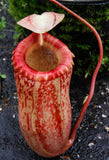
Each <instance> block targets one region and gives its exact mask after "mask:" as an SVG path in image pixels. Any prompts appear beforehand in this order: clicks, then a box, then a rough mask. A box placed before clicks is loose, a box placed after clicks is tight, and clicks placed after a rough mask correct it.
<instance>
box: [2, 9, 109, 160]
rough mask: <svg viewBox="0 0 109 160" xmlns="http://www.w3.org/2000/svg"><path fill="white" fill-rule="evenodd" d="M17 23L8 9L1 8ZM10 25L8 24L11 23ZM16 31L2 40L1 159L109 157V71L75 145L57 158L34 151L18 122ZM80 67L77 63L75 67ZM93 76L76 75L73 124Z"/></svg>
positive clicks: (108, 159) (85, 159)
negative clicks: (85, 78)
mask: <svg viewBox="0 0 109 160" xmlns="http://www.w3.org/2000/svg"><path fill="white" fill-rule="evenodd" d="M1 15H5V16H6V17H7V21H10V22H12V23H13V24H14V22H13V20H12V17H11V16H9V15H7V12H6V11H0V16H1ZM7 27H8V26H7ZM0 33H1V32H0ZM12 37H13V33H12V32H6V36H5V38H4V39H0V72H1V73H2V74H5V75H6V79H2V80H1V82H0V84H1V94H0V96H1V97H0V160H47V159H51V160H109V73H108V72H103V73H99V75H98V77H97V81H96V88H95V93H94V97H93V99H92V101H91V103H90V105H89V106H88V109H87V111H86V114H85V116H84V118H83V121H82V123H81V125H80V127H79V129H78V131H77V135H76V139H75V141H74V144H73V145H72V147H71V148H70V149H69V150H68V151H66V152H65V153H63V154H62V155H60V156H58V157H55V158H43V157H41V156H39V155H37V154H36V153H34V152H33V151H32V150H31V149H30V147H29V146H28V145H27V143H26V142H25V140H24V138H23V136H22V134H21V131H20V128H19V123H18V97H17V91H16V85H15V80H14V74H13V73H14V72H13V67H12V65H11V57H12V52H13V50H14V41H13V38H12ZM75 67H76V66H75ZM89 88H90V79H87V80H83V79H81V78H79V77H76V76H74V75H72V81H71V85H70V97H71V106H72V125H73V124H74V122H75V120H76V118H77V117H78V115H79V113H80V110H81V107H82V103H83V100H84V98H85V96H86V95H87V94H88V92H89Z"/></svg>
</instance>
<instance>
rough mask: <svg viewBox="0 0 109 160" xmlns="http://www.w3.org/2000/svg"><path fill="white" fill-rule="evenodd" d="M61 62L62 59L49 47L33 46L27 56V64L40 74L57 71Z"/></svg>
mask: <svg viewBox="0 0 109 160" xmlns="http://www.w3.org/2000/svg"><path fill="white" fill-rule="evenodd" d="M60 61H61V57H59V56H57V54H56V53H54V52H53V51H52V50H51V49H50V48H49V46H48V47H46V46H44V45H43V46H39V47H36V45H33V46H32V47H31V48H29V49H28V51H27V53H26V54H25V62H26V63H27V65H28V66H29V67H31V68H32V69H34V70H36V71H39V72H49V71H51V70H53V69H55V68H56V67H57V66H58V65H59V64H60Z"/></svg>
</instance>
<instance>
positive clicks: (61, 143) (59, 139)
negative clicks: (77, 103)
mask: <svg viewBox="0 0 109 160" xmlns="http://www.w3.org/2000/svg"><path fill="white" fill-rule="evenodd" d="M50 1H52V2H54V3H56V4H58V5H59V6H61V7H62V8H64V9H65V10H67V11H68V12H69V13H71V14H72V15H74V16H75V17H76V18H78V19H79V20H81V21H82V22H83V23H85V24H86V25H87V26H88V27H89V28H90V29H91V30H92V31H93V32H94V34H95V36H96V38H97V40H98V43H99V48H100V58H99V61H98V64H97V67H96V69H95V72H94V74H93V77H92V82H91V89H90V93H89V96H88V98H87V100H86V102H85V104H84V106H83V108H82V110H81V112H80V115H79V117H78V119H77V121H76V122H75V124H74V126H73V128H72V131H71V117H72V116H71V105H70V97H69V85H70V79H71V74H72V68H73V64H74V63H73V59H72V58H73V57H74V55H73V53H71V51H70V50H69V49H68V47H67V46H66V45H65V44H63V43H62V42H61V41H60V40H58V39H57V38H55V37H53V36H51V35H50V34H48V33H42V32H43V28H41V31H42V32H41V33H42V34H38V33H32V34H31V35H29V36H28V37H27V38H25V39H23V40H22V41H21V42H20V43H19V44H18V46H17V47H16V49H15V50H14V52H13V58H12V60H13V66H14V75H15V81H16V86H17V92H18V103H19V104H18V108H19V124H20V128H21V131H22V134H23V136H24V138H25V140H26V141H27V143H28V144H29V146H30V147H31V148H32V149H33V150H34V151H35V152H36V153H38V154H39V155H41V156H44V157H54V156H57V155H59V154H61V153H63V152H65V151H66V150H67V149H68V148H69V147H71V146H72V144H73V142H74V139H75V135H76V131H77V129H78V127H79V125H80V123H81V121H82V119H83V116H84V113H85V111H86V109H87V106H88V104H89V102H90V100H91V98H92V96H93V93H94V86H95V80H96V76H97V73H98V71H99V68H100V66H101V62H102V57H103V47H102V42H101V39H100V37H99V35H98V33H97V32H96V30H95V29H94V28H93V27H92V26H91V25H90V24H89V23H88V22H86V21H85V20H84V19H82V18H81V17H79V16H78V15H77V14H75V13H74V12H72V11H71V10H69V9H68V8H66V7H65V6H63V5H62V4H60V3H59V2H57V1H56V0H50ZM55 15H57V17H58V18H57V20H59V17H60V19H62V17H63V15H58V14H55V13H53V12H52V13H50V14H49V13H44V14H43V17H44V18H45V17H52V18H54V17H55ZM34 17H35V15H32V16H29V17H27V18H26V21H25V20H24V21H23V23H22V24H23V25H24V26H25V24H26V23H25V22H28V24H27V25H26V26H27V28H28V29H31V28H32V30H33V31H36V28H37V27H36V26H35V25H36V24H37V23H35V25H34V23H32V22H33V21H34V19H35V18H34ZM38 18H39V16H38ZM55 19H56V18H54V21H52V24H50V23H49V24H50V27H51V28H52V25H55V24H56V23H54V22H58V21H55ZM44 20H45V19H44ZM47 20H49V18H47ZM59 21H60V20H59ZM49 22H50V21H49ZM41 23H42V22H41ZM46 24H47V23H46ZM46 24H45V29H49V27H48V26H49V25H48V26H47V25H46ZM47 27H48V28H47ZM37 29H38V30H37V32H39V30H40V27H39V28H37Z"/></svg>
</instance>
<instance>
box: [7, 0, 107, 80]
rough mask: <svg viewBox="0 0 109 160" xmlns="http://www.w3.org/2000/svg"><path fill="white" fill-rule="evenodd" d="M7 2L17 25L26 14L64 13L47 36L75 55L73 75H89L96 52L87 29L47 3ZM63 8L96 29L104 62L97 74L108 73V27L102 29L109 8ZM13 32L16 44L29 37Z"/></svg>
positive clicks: (20, 31)
mask: <svg viewBox="0 0 109 160" xmlns="http://www.w3.org/2000/svg"><path fill="white" fill-rule="evenodd" d="M8 2H9V13H10V14H11V15H12V16H13V17H14V19H15V21H19V20H20V19H22V18H24V17H26V16H28V15H30V14H33V13H37V14H41V13H42V12H45V11H55V12H58V13H64V14H65V19H64V20H63V21H62V22H61V24H59V25H58V26H57V27H56V28H54V29H53V30H52V31H51V32H50V33H51V34H52V35H54V36H56V37H57V38H59V39H60V40H62V41H63V42H64V43H65V44H67V45H68V47H69V48H70V49H71V51H72V52H73V53H74V54H75V56H76V58H75V64H76V65H75V67H74V73H75V74H77V75H80V76H84V77H87V76H89V75H91V74H92V73H93V71H94V68H95V66H96V64H97V60H98V56H99V50H98V43H97V40H96V38H95V36H94V35H93V33H92V32H91V31H90V30H89V28H88V27H86V26H85V25H84V24H82V23H81V22H80V21H78V20H77V19H76V18H74V17H73V16H72V15H70V14H69V13H67V12H65V11H64V10H63V9H61V8H60V7H58V6H57V5H55V4H53V3H52V2H49V1H48V0H40V1H39V0H31V1H30V0H19V1H18V0H8ZM67 7H69V8H70V9H72V10H73V11H75V12H76V13H78V14H79V15H80V16H82V17H83V18H84V19H86V20H87V21H88V22H89V23H91V24H92V25H93V26H94V27H95V28H96V30H97V31H98V33H99V34H100V36H101V38H102V41H103V45H104V58H103V63H102V67H101V69H100V71H103V70H104V69H106V70H109V56H108V55H109V54H108V52H109V30H108V28H109V27H106V25H109V22H108V21H109V5H99V6H94V5H91V6H88V5H87V6H76V5H68V6H67ZM15 30H16V32H17V33H16V34H15V35H14V39H15V40H16V41H18V40H20V39H22V38H24V37H25V36H27V35H28V34H30V32H29V31H27V30H26V29H24V28H22V27H20V26H18V25H16V26H15Z"/></svg>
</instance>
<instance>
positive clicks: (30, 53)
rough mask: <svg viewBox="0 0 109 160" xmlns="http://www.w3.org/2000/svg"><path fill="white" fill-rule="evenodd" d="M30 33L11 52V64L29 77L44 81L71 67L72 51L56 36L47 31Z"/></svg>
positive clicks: (59, 74)
mask: <svg viewBox="0 0 109 160" xmlns="http://www.w3.org/2000/svg"><path fill="white" fill-rule="evenodd" d="M40 38H41V37H40V34H36V33H32V34H31V35H29V36H28V37H26V38H25V39H23V40H22V41H21V42H20V43H19V44H18V46H17V47H16V49H15V50H14V52H13V57H12V60H13V66H14V70H15V72H16V71H17V72H18V71H19V73H20V74H24V75H25V76H26V77H28V78H29V79H33V80H35V81H36V80H37V81H45V80H51V79H55V78H57V77H59V76H61V75H62V74H64V73H65V72H67V71H68V70H69V68H72V65H74V63H73V59H72V58H73V57H74V55H73V53H72V52H71V51H70V50H69V49H68V47H67V46H66V45H65V44H64V43H62V42H61V41H60V40H58V39H57V38H55V37H53V36H51V35H50V34H48V33H44V34H42V38H43V44H41V43H40Z"/></svg>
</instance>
